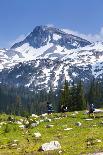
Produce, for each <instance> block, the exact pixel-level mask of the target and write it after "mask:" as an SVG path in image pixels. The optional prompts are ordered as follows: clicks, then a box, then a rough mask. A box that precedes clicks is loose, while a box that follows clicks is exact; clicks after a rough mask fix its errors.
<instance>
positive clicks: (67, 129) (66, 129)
mask: <svg viewBox="0 0 103 155" xmlns="http://www.w3.org/2000/svg"><path fill="white" fill-rule="evenodd" d="M72 129H73V128H65V129H64V130H65V131H69V130H72Z"/></svg>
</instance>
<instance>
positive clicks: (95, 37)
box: [8, 24, 103, 47]
mask: <svg viewBox="0 0 103 155" xmlns="http://www.w3.org/2000/svg"><path fill="white" fill-rule="evenodd" d="M47 26H48V27H54V25H53V24H47ZM61 30H63V31H65V32H66V33H69V34H73V35H76V36H79V37H81V38H84V39H86V40H88V41H90V42H96V41H103V27H101V29H100V31H99V32H98V33H97V34H83V33H80V32H78V31H74V30H71V29H61ZM28 34H29V33H28ZM28 34H27V35H28ZM27 35H25V34H21V35H19V36H18V37H17V38H16V39H15V40H12V41H10V42H9V43H8V46H9V47H11V46H13V45H14V44H15V43H17V42H20V41H22V40H24V39H25V38H26V36H27Z"/></svg>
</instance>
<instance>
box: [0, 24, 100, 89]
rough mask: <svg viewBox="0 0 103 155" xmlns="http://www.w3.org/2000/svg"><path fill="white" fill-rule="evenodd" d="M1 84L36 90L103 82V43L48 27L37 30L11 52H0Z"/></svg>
mask: <svg viewBox="0 0 103 155" xmlns="http://www.w3.org/2000/svg"><path fill="white" fill-rule="evenodd" d="M0 70H1V72H0V82H4V83H9V84H12V85H17V86H19V85H23V86H27V87H30V88H32V89H33V88H34V89H35V88H36V89H43V88H46V89H48V88H49V87H50V86H52V87H53V88H57V87H58V86H60V85H62V83H63V81H64V79H65V77H66V79H67V80H68V81H69V82H72V81H73V80H74V81H77V80H78V79H82V80H83V81H84V82H87V83H88V82H89V81H90V79H91V78H93V77H94V78H97V79H100V80H102V79H103V43H102V42H96V43H90V42H89V41H87V40H85V39H82V38H80V37H78V36H74V35H72V34H68V33H65V32H64V31H62V30H60V29H57V28H54V27H47V26H37V27H35V29H34V30H33V32H31V33H30V34H29V35H28V36H27V37H26V38H25V39H24V40H23V41H21V42H19V43H16V44H14V45H13V46H12V47H11V49H9V50H6V49H1V50H0Z"/></svg>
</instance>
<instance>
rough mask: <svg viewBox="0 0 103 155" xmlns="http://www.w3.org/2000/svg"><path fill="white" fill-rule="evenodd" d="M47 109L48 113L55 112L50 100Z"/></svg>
mask: <svg viewBox="0 0 103 155" xmlns="http://www.w3.org/2000/svg"><path fill="white" fill-rule="evenodd" d="M47 110H48V115H49V114H51V113H52V112H53V107H52V104H50V103H49V102H47Z"/></svg>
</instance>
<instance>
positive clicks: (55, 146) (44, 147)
mask: <svg viewBox="0 0 103 155" xmlns="http://www.w3.org/2000/svg"><path fill="white" fill-rule="evenodd" d="M56 149H61V145H60V143H59V142H58V141H51V142H50V143H45V144H43V145H42V146H41V147H40V148H39V151H49V150H56Z"/></svg>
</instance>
